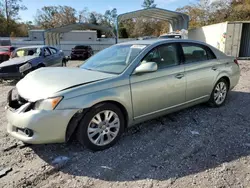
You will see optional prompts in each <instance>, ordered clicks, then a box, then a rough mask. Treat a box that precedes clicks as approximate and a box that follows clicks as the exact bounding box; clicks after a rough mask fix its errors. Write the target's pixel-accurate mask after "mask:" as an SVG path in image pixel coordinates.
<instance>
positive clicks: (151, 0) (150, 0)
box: [142, 0, 156, 9]
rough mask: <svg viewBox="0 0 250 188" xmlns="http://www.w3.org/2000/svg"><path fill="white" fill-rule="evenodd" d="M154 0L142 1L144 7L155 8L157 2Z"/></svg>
mask: <svg viewBox="0 0 250 188" xmlns="http://www.w3.org/2000/svg"><path fill="white" fill-rule="evenodd" d="M154 2H155V1H154V0H144V1H143V3H142V7H143V8H145V9H146V8H155V7H156V4H155V3H154Z"/></svg>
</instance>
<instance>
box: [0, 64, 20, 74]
mask: <svg viewBox="0 0 250 188" xmlns="http://www.w3.org/2000/svg"><path fill="white" fill-rule="evenodd" d="M19 67H20V65H10V66H6V67H0V73H16V72H19Z"/></svg>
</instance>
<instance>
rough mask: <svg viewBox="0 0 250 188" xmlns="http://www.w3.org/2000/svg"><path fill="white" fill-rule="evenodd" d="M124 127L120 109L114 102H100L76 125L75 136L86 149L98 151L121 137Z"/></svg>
mask: <svg viewBox="0 0 250 188" xmlns="http://www.w3.org/2000/svg"><path fill="white" fill-rule="evenodd" d="M98 114H99V115H98ZM105 117H107V118H106V119H105ZM98 119H99V120H98ZM108 119H109V120H108ZM124 127H125V120H124V115H123V113H122V111H121V110H120V109H119V108H118V107H117V106H116V105H114V104H111V103H102V104H100V105H97V106H94V107H93V108H91V109H90V110H89V111H88V112H87V113H86V114H85V116H84V117H83V118H82V120H81V121H80V123H79V125H78V128H77V132H76V136H77V140H78V141H79V142H80V143H81V144H82V145H84V146H85V147H87V148H88V149H90V150H93V151H100V150H104V149H107V148H109V147H111V146H113V145H114V144H115V143H116V142H117V141H118V140H119V138H120V137H121V135H122V133H123V131H124Z"/></svg>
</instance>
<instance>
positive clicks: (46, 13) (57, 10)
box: [35, 6, 77, 29]
mask: <svg viewBox="0 0 250 188" xmlns="http://www.w3.org/2000/svg"><path fill="white" fill-rule="evenodd" d="M76 20H77V18H76V10H75V9H74V8H72V7H69V6H45V7H43V8H42V9H41V10H38V11H37V15H36V18H35V22H36V23H37V25H40V26H41V27H42V28H44V29H49V28H55V27H60V26H63V25H68V24H73V23H76Z"/></svg>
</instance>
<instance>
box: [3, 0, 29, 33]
mask: <svg viewBox="0 0 250 188" xmlns="http://www.w3.org/2000/svg"><path fill="white" fill-rule="evenodd" d="M20 3H22V0H0V4H1V6H2V9H3V12H4V16H5V18H6V27H5V28H6V34H7V35H10V29H11V28H12V27H13V26H12V25H11V24H12V23H15V22H13V20H18V19H19V11H20V10H26V9H27V8H26V7H25V6H24V5H22V4H20Z"/></svg>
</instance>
